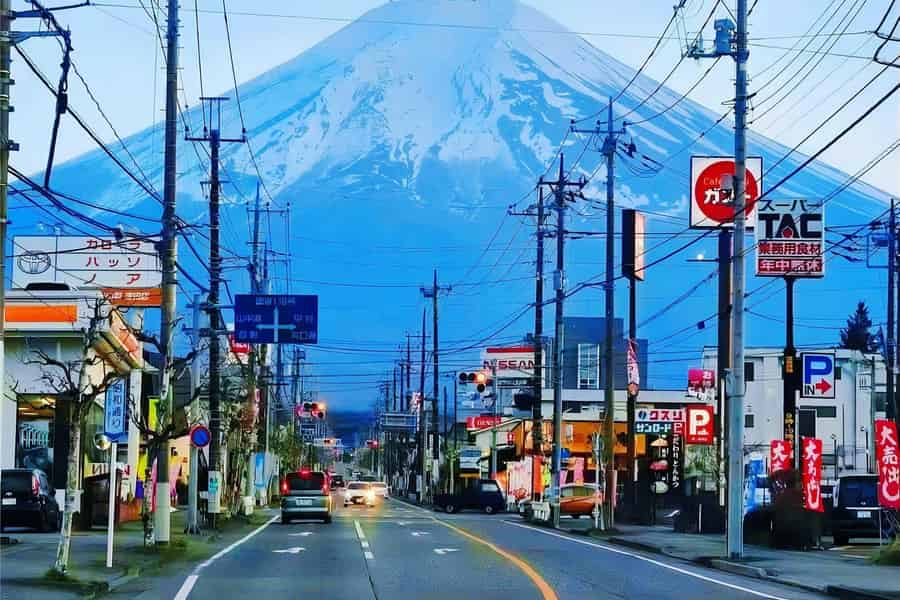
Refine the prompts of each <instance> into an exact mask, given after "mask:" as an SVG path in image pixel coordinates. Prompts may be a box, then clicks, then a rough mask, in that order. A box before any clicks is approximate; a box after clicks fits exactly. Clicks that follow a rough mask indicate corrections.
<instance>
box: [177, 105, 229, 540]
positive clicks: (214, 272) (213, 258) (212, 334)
mask: <svg viewBox="0 0 900 600" xmlns="http://www.w3.org/2000/svg"><path fill="white" fill-rule="evenodd" d="M226 100H227V98H223V97H220V96H210V97H202V98H200V101H201V102H203V103H205V104H206V105H207V106H208V107H209V123H210V125H209V129H207V128H206V127H205V126H204V128H203V135H202V136H199V137H196V136H190V135H188V134H187V132H185V139H186V140H187V141H191V142H208V143H209V154H210V157H209V299H208V301H207V306H206V311H207V314H209V426H210V427H209V428H210V434H211V435H210V438H211V439H210V442H209V470H210V471H219V454H220V452H221V450H220V446H221V443H222V440H221V436H222V410H221V400H222V399H221V389H220V381H219V380H220V377H221V373H220V365H219V362H220V356H219V355H220V351H221V349H220V343H219V336H220V335H221V333H222V330H223V329H224V327H223V324H222V323H221V320H220V318H219V316H220V315H219V309H220V306H219V302H220V300H219V286H220V285H221V283H222V257H221V255H220V251H219V187H220V181H219V147H220V144H221V143H222V142H229V143H241V144H242V143H244V142H245V141H246V139H245V138H244V136H243V135H242V136H241V137H240V138H222V136H221V124H222V103H223V102H225V101H226ZM203 110H206V108H205V107H204V108H203ZM166 454H168V452H167V453H166ZM213 508H216V507H215V506H214V507H213ZM210 514H211V519H212V523H213V527H215V519H216V516H215V515H216V513H215V512H213V511H210Z"/></svg>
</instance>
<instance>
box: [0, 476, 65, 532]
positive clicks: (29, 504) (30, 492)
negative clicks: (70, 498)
mask: <svg viewBox="0 0 900 600" xmlns="http://www.w3.org/2000/svg"><path fill="white" fill-rule="evenodd" d="M0 498H2V500H0V526H2V528H3V529H5V528H6V527H8V526H16V525H18V526H20V527H32V528H34V529H36V530H38V531H40V532H47V531H57V530H59V525H60V521H61V519H60V516H61V513H60V511H59V504H58V503H57V502H56V490H54V489H53V487H52V486H51V485H50V481H49V480H48V479H47V476H46V475H45V474H44V472H43V471H41V470H40V469H3V471H2V472H0Z"/></svg>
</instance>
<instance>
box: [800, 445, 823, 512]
mask: <svg viewBox="0 0 900 600" xmlns="http://www.w3.org/2000/svg"><path fill="white" fill-rule="evenodd" d="M801 448H803V454H802V455H801V460H802V462H803V507H804V508H806V510H811V511H814V512H824V511H825V504H824V503H823V502H822V440H820V439H818V438H809V437H804V438H803V445H802V446H801Z"/></svg>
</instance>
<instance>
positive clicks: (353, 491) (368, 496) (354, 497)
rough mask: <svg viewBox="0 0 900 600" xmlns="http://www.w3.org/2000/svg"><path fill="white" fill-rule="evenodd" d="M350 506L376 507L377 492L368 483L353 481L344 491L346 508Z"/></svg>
mask: <svg viewBox="0 0 900 600" xmlns="http://www.w3.org/2000/svg"><path fill="white" fill-rule="evenodd" d="M350 504H364V505H366V506H374V504H375V490H373V489H372V484H371V483H369V482H368V481H351V482H350V483H348V484H347V489H346V490H345V491H344V506H349V505H350Z"/></svg>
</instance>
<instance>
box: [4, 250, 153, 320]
mask: <svg viewBox="0 0 900 600" xmlns="http://www.w3.org/2000/svg"><path fill="white" fill-rule="evenodd" d="M51 282H52V283H66V284H68V285H69V286H70V287H72V288H76V289H77V288H89V289H95V288H101V289H108V290H110V292H118V291H120V290H140V289H146V288H158V287H159V286H160V284H161V283H162V266H161V265H160V261H159V255H158V253H157V251H156V247H155V244H154V241H153V240H152V239H148V238H144V237H141V238H134V237H124V238H122V239H115V238H112V237H108V238H107V237H88V236H16V237H15V238H14V239H13V260H12V286H13V287H14V288H24V287H25V286H27V285H28V284H29V283H51ZM118 293H119V294H120V295H117V296H116V301H117V302H118V303H120V304H127V302H128V301H129V300H130V299H134V300H135V301H137V302H145V303H147V302H150V300H149V299H148V298H147V295H146V294H139V295H138V296H136V297H134V298H132V296H128V295H126V294H125V292H118ZM157 298H158V297H157ZM157 303H158V299H157Z"/></svg>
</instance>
